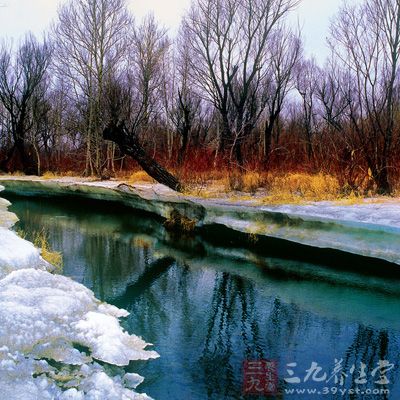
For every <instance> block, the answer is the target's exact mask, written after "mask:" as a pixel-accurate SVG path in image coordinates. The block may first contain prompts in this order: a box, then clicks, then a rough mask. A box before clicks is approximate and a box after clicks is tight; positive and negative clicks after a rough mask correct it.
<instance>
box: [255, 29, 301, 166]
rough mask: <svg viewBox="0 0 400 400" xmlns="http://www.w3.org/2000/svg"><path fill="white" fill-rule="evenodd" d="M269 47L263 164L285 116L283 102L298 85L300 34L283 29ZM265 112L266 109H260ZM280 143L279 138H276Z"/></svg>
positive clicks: (274, 36)
mask: <svg viewBox="0 0 400 400" xmlns="http://www.w3.org/2000/svg"><path fill="white" fill-rule="evenodd" d="M269 45H270V47H269V54H270V62H269V64H268V66H267V73H266V77H265V79H264V81H263V82H261V83H262V84H263V85H264V86H263V87H264V91H265V92H264V94H263V96H264V98H265V103H266V113H267V117H266V122H265V127H264V132H263V133H264V137H263V143H264V147H263V156H264V162H265V163H268V161H269V154H270V151H271V143H272V136H273V131H274V128H275V127H276V126H277V123H278V121H279V117H280V115H281V113H282V110H283V106H284V101H285V99H286V98H287V95H288V93H289V92H290V90H291V89H292V88H293V87H294V85H295V78H296V76H295V72H296V66H297V64H298V62H299V60H300V57H301V52H302V45H301V41H300V38H299V35H298V34H294V33H293V32H291V31H290V30H289V29H287V28H285V27H284V26H280V27H279V29H278V30H276V31H275V33H274V35H273V38H272V39H271V42H270V44H269ZM261 110H263V108H261ZM276 139H277V141H278V140H279V137H277V138H276Z"/></svg>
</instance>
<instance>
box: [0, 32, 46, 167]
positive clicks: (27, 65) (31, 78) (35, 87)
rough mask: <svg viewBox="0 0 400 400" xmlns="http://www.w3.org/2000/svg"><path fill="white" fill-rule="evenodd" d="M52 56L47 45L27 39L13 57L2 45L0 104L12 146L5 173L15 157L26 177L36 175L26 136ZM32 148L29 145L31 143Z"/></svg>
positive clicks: (0, 52)
mask: <svg viewBox="0 0 400 400" xmlns="http://www.w3.org/2000/svg"><path fill="white" fill-rule="evenodd" d="M50 56H51V47H50V45H49V44H48V42H47V41H44V42H43V43H39V42H38V41H37V40H36V39H35V37H34V36H32V35H27V36H26V37H25V39H24V41H23V42H22V44H21V45H20V47H19V49H18V51H17V53H16V54H15V56H14V55H13V52H12V49H11V48H9V47H7V46H6V45H3V47H2V49H1V50H0V102H1V104H2V106H3V110H4V112H5V117H6V118H7V119H8V120H9V121H10V125H9V127H10V131H11V136H12V141H13V143H12V146H11V148H10V149H9V151H8V153H7V155H6V157H5V159H4V160H3V161H2V162H1V165H0V168H1V169H2V170H5V171H8V170H9V167H10V162H11V161H12V159H13V158H14V157H15V156H17V157H19V161H20V163H21V166H22V170H23V171H24V172H25V173H26V174H35V173H37V160H38V159H39V158H38V157H37V158H36V161H35V155H33V154H32V151H31V150H30V149H28V143H27V136H28V132H29V131H30V129H31V128H32V122H31V120H30V113H31V112H32V111H33V106H34V103H35V102H34V99H35V98H36V100H38V98H39V96H41V93H43V91H40V89H43V88H41V87H40V86H41V84H42V82H43V79H44V76H45V73H46V70H47V68H48V65H49V62H50ZM31 145H32V143H31Z"/></svg>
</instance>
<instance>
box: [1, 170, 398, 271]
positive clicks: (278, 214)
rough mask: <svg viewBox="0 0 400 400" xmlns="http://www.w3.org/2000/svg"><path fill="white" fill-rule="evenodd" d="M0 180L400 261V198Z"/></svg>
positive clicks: (12, 187) (24, 189)
mask: <svg viewBox="0 0 400 400" xmlns="http://www.w3.org/2000/svg"><path fill="white" fill-rule="evenodd" d="M0 183H1V184H2V185H4V186H5V187H6V190H7V191H8V192H9V193H15V194H19V195H25V196H76V197H84V198H89V199H100V200H104V201H110V202H117V203H121V204H124V205H127V206H130V207H132V208H135V209H138V210H143V211H148V212H151V213H153V214H156V215H159V216H161V217H164V218H168V217H169V216H170V215H171V213H172V211H174V210H175V211H178V212H179V213H180V214H182V215H185V216H186V217H188V218H190V219H193V220H195V221H196V222H197V226H198V227H207V226H213V225H220V226H225V227H227V228H229V229H232V230H236V231H240V232H244V233H248V234H251V235H258V236H265V237H272V238H277V239H284V240H287V241H291V242H294V243H300V244H303V245H307V246H312V247H316V248H328V249H334V250H341V251H344V252H348V253H353V254H357V255H361V256H367V257H372V258H377V259H382V260H386V261H389V262H392V263H396V264H400V203H399V202H396V201H388V202H384V203H366V204H355V205H347V206H343V205H338V204H334V203H327V202H320V203H313V204H310V205H298V206H271V207H266V206H259V205H256V204H255V203H251V202H242V203H240V202H236V203H235V202H232V201H229V200H226V199H220V200H204V199H200V198H195V197H185V196H181V195H177V194H176V193H174V192H172V191H170V190H168V189H167V188H165V187H163V186H162V185H141V186H135V187H132V186H128V185H125V184H121V182H117V181H108V182H90V181H87V180H86V181H85V180H77V179H73V178H67V179H58V180H57V179H55V180H43V179H39V178H28V177H20V178H15V177H1V178H0Z"/></svg>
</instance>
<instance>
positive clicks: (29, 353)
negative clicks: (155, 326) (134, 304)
mask: <svg viewBox="0 0 400 400" xmlns="http://www.w3.org/2000/svg"><path fill="white" fill-rule="evenodd" d="M6 207H7V203H6V202H4V201H3V202H1V203H0V215H2V217H4V219H2V220H1V221H2V222H1V223H0V278H2V279H1V280H0V387H1V391H2V396H3V397H2V398H7V399H10V400H12V399H22V398H23V399H24V400H25V399H41V400H42V399H79V400H80V399H89V400H92V399H93V400H95V399H96V400H97V399H105V400H108V399H110V400H111V399H115V400H120V399H149V397H148V396H146V395H144V394H138V393H136V392H135V391H134V390H133V389H134V388H135V387H136V386H137V385H139V384H140V383H141V382H142V380H143V379H142V378H141V377H140V376H139V375H136V374H125V372H124V371H123V369H122V368H118V367H121V366H125V365H128V364H129V363H130V361H134V360H148V359H152V358H157V357H158V354H157V353H156V352H155V351H149V350H146V347H147V346H148V344H147V343H146V342H144V341H143V340H142V339H140V338H138V337H137V336H135V335H129V334H128V333H127V332H125V331H124V330H123V329H122V327H121V326H120V324H119V320H118V319H119V318H121V317H125V316H127V315H128V313H127V312H126V311H125V310H120V309H118V308H116V307H114V306H111V305H108V304H105V303H101V302H100V301H99V300H97V299H96V298H95V297H94V294H93V292H91V291H90V290H89V289H87V288H85V287H84V286H83V285H81V284H79V283H76V282H74V281H72V280H71V279H69V278H66V277H63V276H60V275H53V274H51V273H49V272H48V271H47V270H49V269H51V266H50V265H49V264H47V263H46V262H45V261H44V260H42V258H41V257H40V253H39V251H38V250H37V249H35V247H34V246H33V245H32V244H30V243H29V242H27V241H25V240H23V239H21V238H19V237H18V236H17V235H16V234H15V233H13V232H11V231H9V230H7V228H9V227H10V226H12V221H14V222H15V221H16V218H15V217H12V216H11V215H10V214H11V213H9V212H8V211H7V210H6ZM46 269H47V270H46ZM108 365H112V366H113V368H109V367H108Z"/></svg>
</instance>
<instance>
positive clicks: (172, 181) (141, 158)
mask: <svg viewBox="0 0 400 400" xmlns="http://www.w3.org/2000/svg"><path fill="white" fill-rule="evenodd" d="M103 138H104V139H105V140H111V141H112V142H114V143H116V144H117V145H118V146H119V148H120V150H121V152H122V153H123V154H124V155H125V154H126V155H128V156H130V157H132V158H133V159H134V160H136V161H137V162H138V163H139V165H140V166H141V167H142V168H143V169H144V171H145V172H147V173H148V174H149V175H150V176H151V177H152V178H153V179H155V180H156V181H157V182H159V183H161V184H163V185H165V186H168V187H169V188H171V189H172V190H175V191H177V192H182V190H183V186H182V185H181V183H180V182H179V181H178V179H176V178H175V177H174V176H173V175H172V174H170V173H169V172H168V171H167V170H165V169H164V168H163V167H161V165H159V164H158V163H157V162H156V161H155V160H154V159H153V158H152V157H150V156H149V155H148V154H147V153H146V152H145V150H144V149H143V147H142V146H141V145H140V143H139V141H138V139H137V137H136V136H135V135H131V134H129V132H127V130H126V129H125V128H124V126H123V125H115V124H112V125H109V126H108V127H107V128H106V129H105V130H104V132H103Z"/></svg>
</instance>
